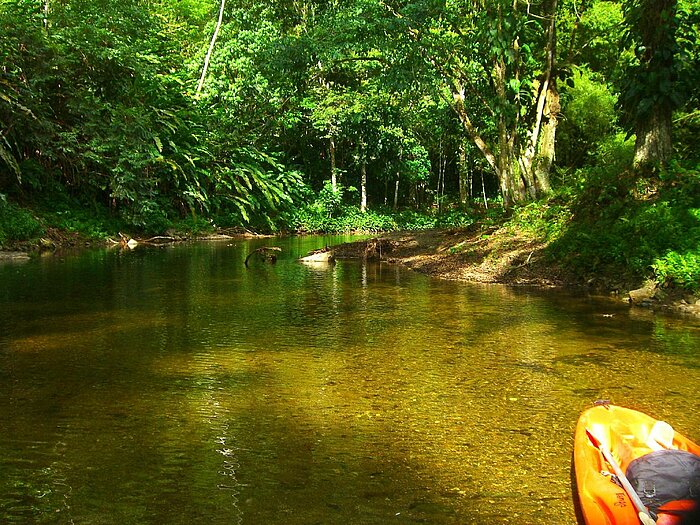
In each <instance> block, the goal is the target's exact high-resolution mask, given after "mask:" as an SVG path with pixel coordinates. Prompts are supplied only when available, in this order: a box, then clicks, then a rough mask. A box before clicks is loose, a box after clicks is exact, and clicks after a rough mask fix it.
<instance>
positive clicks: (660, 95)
mask: <svg viewBox="0 0 700 525" xmlns="http://www.w3.org/2000/svg"><path fill="white" fill-rule="evenodd" d="M633 9H634V8H633ZM637 9H638V10H639V11H638V12H637V14H638V18H637V19H636V26H637V27H635V28H634V29H636V31H637V32H638V34H639V38H640V40H641V42H640V45H639V47H638V50H639V53H640V54H639V55H638V56H639V61H640V69H639V73H638V74H639V78H638V79H637V80H636V83H637V84H641V85H647V86H648V89H650V90H652V91H653V92H652V96H653V100H654V102H653V103H652V105H651V107H650V109H649V110H648V111H646V112H644V113H641V114H640V113H637V117H636V119H635V132H636V134H637V137H636V141H635V145H634V164H633V166H634V169H635V171H637V172H638V173H640V174H641V175H647V176H648V175H651V174H653V173H654V172H655V171H656V170H657V169H658V168H660V167H663V166H664V165H666V163H667V162H668V161H669V160H670V158H671V155H672V154H673V147H672V140H671V132H672V115H673V103H672V101H671V99H670V98H669V93H667V92H662V91H661V88H660V87H659V85H658V82H655V83H653V84H652V83H651V82H650V80H649V79H654V78H663V79H664V81H665V82H667V83H668V84H673V83H674V80H675V78H674V77H675V62H674V60H675V59H674V47H675V39H676V25H677V0H643V1H642V2H641V3H640V4H639V6H638V8H637ZM667 89H668V88H667ZM637 103H638V102H637Z"/></svg>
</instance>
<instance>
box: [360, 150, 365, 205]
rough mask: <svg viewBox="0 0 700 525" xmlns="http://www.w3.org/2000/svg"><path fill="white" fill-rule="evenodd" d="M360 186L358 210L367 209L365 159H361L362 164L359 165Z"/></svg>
mask: <svg viewBox="0 0 700 525" xmlns="http://www.w3.org/2000/svg"><path fill="white" fill-rule="evenodd" d="M360 186H361V193H362V195H361V197H360V211H361V212H363V213H364V212H365V211H367V161H366V160H364V159H362V164H361V165H360Z"/></svg>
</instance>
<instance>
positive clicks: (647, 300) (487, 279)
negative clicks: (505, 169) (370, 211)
mask: <svg viewBox="0 0 700 525" xmlns="http://www.w3.org/2000/svg"><path fill="white" fill-rule="evenodd" d="M546 247H547V245H546V243H544V242H541V241H537V240H535V239H532V238H528V237H527V236H524V235H520V234H517V233H513V232H510V231H507V230H505V229H499V228H497V227H491V228H479V229H453V230H422V231H411V232H396V233H389V234H386V235H382V236H380V237H375V238H372V239H368V240H365V241H359V242H353V243H348V244H343V245H339V246H334V247H333V253H334V255H335V257H336V258H338V259H343V258H368V259H375V260H381V261H385V262H387V263H393V264H400V265H402V266H405V267H407V268H410V269H411V270H415V271H418V272H421V273H424V274H426V275H430V276H432V277H436V278H439V279H448V280H455V281H465V282H480V283H494V284H496V283H498V284H506V285H511V286H537V287H565V288H586V289H590V290H591V291H595V292H596V293H605V294H609V295H610V296H611V297H613V298H615V299H617V300H620V301H624V302H627V303H629V304H630V305H632V306H634V307H643V308H651V309H655V310H669V311H673V312H676V313H681V314H687V315H691V316H694V317H697V318H700V297H695V296H692V295H690V294H688V293H685V292H681V291H676V290H672V289H661V288H658V287H657V286H655V285H653V284H652V283H644V282H629V281H628V282H624V281H621V280H620V278H619V276H605V275H601V276H598V277H596V278H594V279H587V280H583V279H581V278H580V277H577V276H575V275H573V274H571V273H570V272H567V271H566V270H565V269H564V268H562V267H560V266H559V265H557V263H556V261H552V260H551V258H547V257H546V256H545V249H546Z"/></svg>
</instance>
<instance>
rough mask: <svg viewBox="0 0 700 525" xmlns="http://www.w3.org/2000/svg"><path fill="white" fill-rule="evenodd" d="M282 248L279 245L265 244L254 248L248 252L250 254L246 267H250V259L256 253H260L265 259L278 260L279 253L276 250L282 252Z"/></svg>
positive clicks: (272, 261) (246, 260)
mask: <svg viewBox="0 0 700 525" xmlns="http://www.w3.org/2000/svg"><path fill="white" fill-rule="evenodd" d="M281 251H282V248H280V247H279V246H263V247H261V248H258V249H257V250H253V251H252V252H250V253H249V254H248V256H247V257H246V258H245V263H244V264H245V267H246V268H248V260H249V259H250V258H251V257H252V256H253V255H255V254H260V255H262V256H263V259H264V260H267V261H270V262H271V263H274V262H276V261H277V255H276V254H275V253H274V252H281Z"/></svg>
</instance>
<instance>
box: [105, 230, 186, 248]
mask: <svg viewBox="0 0 700 525" xmlns="http://www.w3.org/2000/svg"><path fill="white" fill-rule="evenodd" d="M176 240H177V239H175V237H168V236H163V235H157V236H155V237H151V238H150V239H134V238H133V237H129V236H128V235H124V234H123V233H122V232H119V242H118V243H117V244H119V246H121V247H122V248H129V249H131V250H133V249H134V248H136V247H137V246H138V245H139V244H151V245H152V244H156V245H157V244H165V243H170V242H175V241H176ZM112 242H114V241H112Z"/></svg>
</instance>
